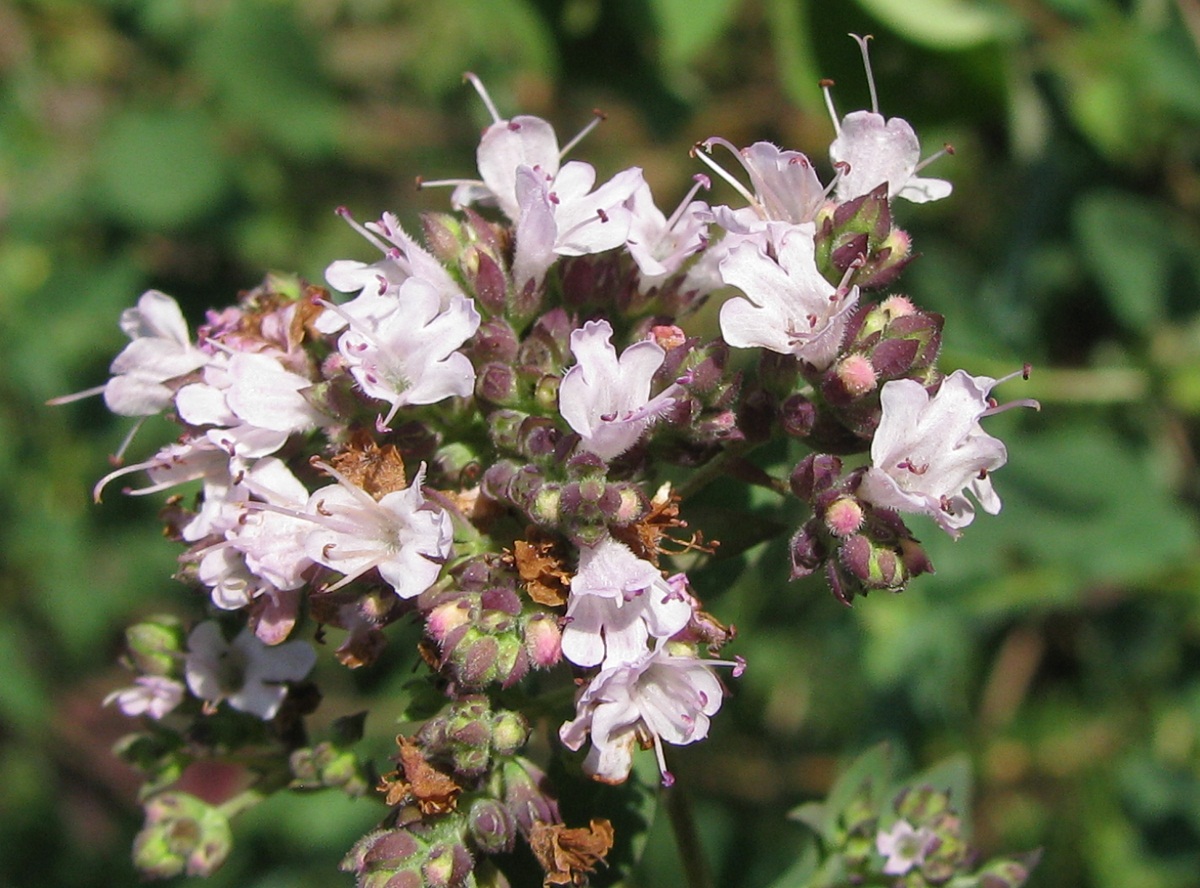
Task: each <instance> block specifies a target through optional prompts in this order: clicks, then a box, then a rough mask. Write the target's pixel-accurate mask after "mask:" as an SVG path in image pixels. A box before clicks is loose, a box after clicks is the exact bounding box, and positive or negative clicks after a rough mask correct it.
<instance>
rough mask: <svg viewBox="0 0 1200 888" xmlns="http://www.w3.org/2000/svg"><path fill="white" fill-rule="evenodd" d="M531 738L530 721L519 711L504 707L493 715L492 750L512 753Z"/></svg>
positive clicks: (506, 753)
mask: <svg viewBox="0 0 1200 888" xmlns="http://www.w3.org/2000/svg"><path fill="white" fill-rule="evenodd" d="M528 739H529V721H528V720H527V719H526V718H525V716H523V715H521V713H519V712H514V711H512V710H510V709H502V710H500V711H499V712H497V713H496V714H495V715H494V716H493V717H492V751H493V752H495V753H496V754H497V755H512V754H513V753H515V752H516V751H517V750H518V749H520V748H521V747H522V746H524V745H525V741H526V740H528Z"/></svg>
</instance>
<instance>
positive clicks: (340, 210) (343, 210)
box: [333, 206, 350, 219]
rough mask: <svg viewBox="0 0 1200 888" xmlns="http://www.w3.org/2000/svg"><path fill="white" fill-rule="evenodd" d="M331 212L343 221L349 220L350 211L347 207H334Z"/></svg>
mask: <svg viewBox="0 0 1200 888" xmlns="http://www.w3.org/2000/svg"><path fill="white" fill-rule="evenodd" d="M333 212H334V213H336V214H337V215H339V216H341V217H342V218H343V219H349V218H350V210H349V208H348V207H345V206H337V207H334V209H333Z"/></svg>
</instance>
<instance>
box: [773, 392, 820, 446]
mask: <svg viewBox="0 0 1200 888" xmlns="http://www.w3.org/2000/svg"><path fill="white" fill-rule="evenodd" d="M779 421H780V423H781V424H782V426H783V430H784V431H785V432H787V434H789V435H791V436H792V437H794V438H807V437H808V436H809V435H811V434H812V430H813V426H815V425H816V423H817V408H816V406H815V405H814V404H813V402H812V401H810V400H809V399H808V398H806V397H804V395H791V396H790V397H788V399H787V400H786V401H784V402H783V404H782V405H781V406H780V408H779Z"/></svg>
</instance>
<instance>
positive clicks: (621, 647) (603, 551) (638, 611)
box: [562, 537, 692, 668]
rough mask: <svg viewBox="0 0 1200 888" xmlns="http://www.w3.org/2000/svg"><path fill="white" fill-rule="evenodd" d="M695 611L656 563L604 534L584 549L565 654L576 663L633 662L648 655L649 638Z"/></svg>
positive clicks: (669, 631)
mask: <svg viewBox="0 0 1200 888" xmlns="http://www.w3.org/2000/svg"><path fill="white" fill-rule="evenodd" d="M691 616H692V605H691V602H690V601H689V600H688V599H687V598H686V597H684V596H683V595H681V594H680V593H679V591H678V590H676V589H675V588H674V587H673V586H672V585H671V584H670V583H669V582H668V581H667V580H666V579H664V578H663V575H662V573H661V572H660V571H659V569H658V568H657V567H655V566H654V565H653V564H651V563H650V562H649V561H646V560H645V559H642V558H638V557H637V556H636V555H634V554H633V552H631V551H630V549H629V547H628V546H626V545H624V544H623V543H619V542H617V541H616V540H614V539H612V537H605V538H604V539H603V540H601V541H600V542H599V543H597V544H596V545H594V546H584V547H582V548H581V549H580V552H579V570H578V571H577V572H576V573H575V576H574V577H573V578H572V579H571V595H570V598H569V600H568V601H567V622H566V625H565V626H564V627H563V631H562V652H563V656H565V657H566V658H567V659H568V660H570V661H571V662H572V663H574V664H575V665H577V666H596V665H599V664H600V663H601V662H603V664H604V666H605V667H606V668H607V667H612V666H618V665H620V664H622V663H632V662H635V661H637V660H640V659H641V658H642V655H643V654H645V652H646V645H647V642H648V641H649V639H650V638H670V637H671V636H672V635H674V634H675V633H676V632H678V631H680V630H681V629H683V628H684V627H685V626H686V625H687V624H688V620H689V619H690V618H691Z"/></svg>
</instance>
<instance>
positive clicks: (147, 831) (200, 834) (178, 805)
mask: <svg viewBox="0 0 1200 888" xmlns="http://www.w3.org/2000/svg"><path fill="white" fill-rule="evenodd" d="M232 846H233V834H232V833H231V831H230V829H229V821H228V820H227V819H226V817H225V815H224V814H222V813H221V812H220V811H218V810H217V809H216V808H214V807H212V806H211V805H209V804H207V803H205V802H203V801H201V800H200V799H198V798H196V797H195V796H193V795H189V794H188V793H185V792H163V793H159V794H158V795H155V796H152V797H151V798H150V799H149V800H148V801H147V802H146V825H145V826H143V827H142V830H141V832H139V833H138V834H137V837H136V838H135V839H134V842H133V862H134V865H135V866H136V867H137V868H138V870H139V871H140V872H141V873H143V874H144V875H146V876H150V877H153V878H160V879H161V878H167V877H169V876H177V875H180V874H183V873H186V874H187V875H189V876H209V875H212V874H213V873H214V872H215V871H216V870H217V868H218V867H219V866H220V865H221V864H222V863H224V862H225V858H226V857H227V856H228V855H229V850H230V848H231V847H232Z"/></svg>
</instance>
